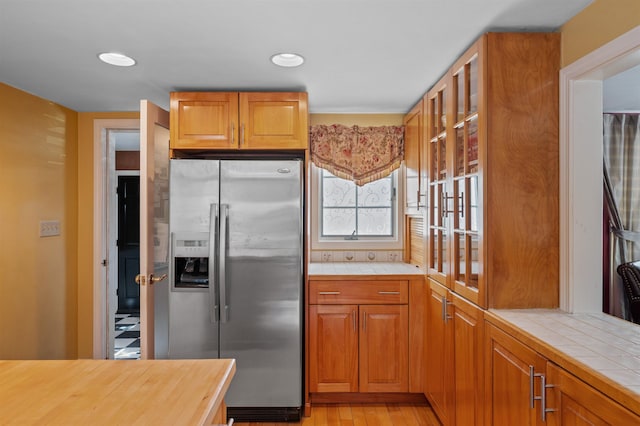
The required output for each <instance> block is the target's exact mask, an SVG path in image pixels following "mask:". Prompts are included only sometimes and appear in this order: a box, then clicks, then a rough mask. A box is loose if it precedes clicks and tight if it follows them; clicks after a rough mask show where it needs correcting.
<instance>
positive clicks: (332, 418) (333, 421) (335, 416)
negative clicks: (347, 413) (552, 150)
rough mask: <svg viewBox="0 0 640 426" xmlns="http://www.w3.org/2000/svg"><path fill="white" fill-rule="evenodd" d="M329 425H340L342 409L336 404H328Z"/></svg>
mask: <svg viewBox="0 0 640 426" xmlns="http://www.w3.org/2000/svg"><path fill="white" fill-rule="evenodd" d="M327 426H340V410H339V409H338V406H337V405H335V404H331V405H328V406H327Z"/></svg>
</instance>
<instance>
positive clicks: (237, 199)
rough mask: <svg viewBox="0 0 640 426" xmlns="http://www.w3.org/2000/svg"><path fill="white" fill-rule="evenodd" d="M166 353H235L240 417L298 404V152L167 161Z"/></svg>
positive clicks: (269, 417)
mask: <svg viewBox="0 0 640 426" xmlns="http://www.w3.org/2000/svg"><path fill="white" fill-rule="evenodd" d="M169 167H170V182H169V185H170V233H171V259H172V261H171V265H170V276H171V282H170V286H169V335H168V357H169V358H174V359H176V358H235V359H236V368H237V370H236V375H235V377H234V378H233V381H232V383H231V387H230V388H229V391H228V393H227V396H226V403H227V406H228V407H229V416H230V417H234V418H235V420H236V421H248V420H253V421H285V420H295V419H297V418H299V416H300V408H301V405H302V309H303V305H302V288H303V269H302V268H303V214H302V211H303V209H302V206H303V191H304V189H303V188H304V185H303V176H304V174H303V170H304V168H303V161H302V160H301V159H288V160H273V159H266V160H243V159H229V160H210V159H173V160H171V161H170V165H169Z"/></svg>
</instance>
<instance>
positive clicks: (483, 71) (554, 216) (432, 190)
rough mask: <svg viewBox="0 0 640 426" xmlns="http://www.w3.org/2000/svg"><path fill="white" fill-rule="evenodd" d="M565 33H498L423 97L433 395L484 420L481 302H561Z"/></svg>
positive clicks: (452, 416) (452, 411) (448, 412)
mask: <svg viewBox="0 0 640 426" xmlns="http://www.w3.org/2000/svg"><path fill="white" fill-rule="evenodd" d="M559 57H560V55H559V35H558V34H549V33H546V34H545V33H488V34H485V35H483V36H481V37H480V38H479V39H478V40H477V41H476V42H475V43H474V44H473V45H471V46H470V47H469V48H468V50H467V51H466V52H464V53H463V54H462V55H461V56H460V58H459V59H458V60H457V61H456V62H455V63H454V64H453V65H452V66H451V68H450V69H449V70H448V72H447V73H446V74H445V75H444V76H443V77H442V78H441V80H440V81H439V82H437V83H436V84H435V85H434V86H433V87H432V88H431V89H430V90H429V91H428V92H427V94H426V97H425V110H426V111H425V120H424V121H425V123H426V132H425V134H426V137H425V140H424V145H425V146H428V149H427V151H426V152H427V156H428V158H427V161H426V162H425V164H427V165H428V166H427V167H428V182H427V185H426V188H427V189H428V206H427V212H428V214H427V224H428V226H427V236H426V238H427V241H428V253H427V258H428V262H427V263H428V268H427V284H428V285H427V291H426V297H425V311H426V313H427V315H426V327H425V334H424V339H425V342H426V343H425V380H424V383H425V395H426V396H427V399H428V400H429V402H430V403H431V406H432V407H433V409H434V411H435V412H436V413H437V415H438V417H439V418H440V420H441V421H442V423H443V424H445V425H448V424H465V425H466V424H468V425H474V424H482V420H483V419H486V418H487V417H485V414H486V413H488V411H487V407H486V406H485V404H484V403H483V390H484V385H485V384H484V383H483V381H482V377H483V374H482V371H483V369H484V368H485V366H487V365H490V362H491V361H490V360H487V362H485V360H484V359H483V356H484V352H485V351H484V348H485V341H484V340H483V335H484V331H483V327H484V320H483V312H482V311H483V310H484V309H491V308H496V309H509V308H555V307H557V306H558V280H559V272H558V265H559V242H558V238H559V212H558V205H559V204H558V164H559V162H558V153H559V151H558V80H559Z"/></svg>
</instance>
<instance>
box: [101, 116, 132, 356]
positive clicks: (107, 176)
mask: <svg viewBox="0 0 640 426" xmlns="http://www.w3.org/2000/svg"><path fill="white" fill-rule="evenodd" d="M139 163H140V121H139V120H137V119H114V120H101V119H97V120H94V226H93V238H94V274H93V275H94V279H93V283H94V284H93V286H94V287H93V301H94V302H93V308H94V314H93V336H94V337H93V357H94V358H97V359H137V358H139V357H140V343H139V341H140V339H139V334H140V331H139V309H140V308H139V294H138V302H137V305H136V293H139V289H137V288H134V287H133V286H132V284H133V285H134V286H136V287H137V284H135V274H136V273H137V271H138V270H139V269H138V268H139V265H138V264H139V260H136V259H139V248H137V247H136V245H138V241H137V240H138V239H139V225H138V223H139V216H140V215H139V189H138V188H139V179H140V177H139V176H140V167H139ZM119 185H124V186H125V187H124V188H123V189H122V190H120V191H119V189H118V187H119ZM121 219H122V220H121ZM120 246H121V247H122V248H123V250H120ZM136 262H137V263H138V264H136ZM133 270H135V271H136V272H133ZM132 273H133V277H131V274H132ZM119 295H122V297H120V296H119ZM136 344H137V347H136Z"/></svg>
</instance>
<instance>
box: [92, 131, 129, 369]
mask: <svg viewBox="0 0 640 426" xmlns="http://www.w3.org/2000/svg"><path fill="white" fill-rule="evenodd" d="M138 129H140V120H139V119H95V120H94V121H93V263H92V264H93V268H92V269H93V274H92V276H93V280H92V282H93V358H94V359H107V358H109V353H108V349H107V348H108V344H107V340H108V338H109V333H108V321H107V315H108V299H109V294H108V282H109V276H113V273H112V271H111V269H112V268H115V266H116V263H117V262H107V265H106V266H105V265H103V261H105V260H108V259H109V256H110V252H109V247H108V241H109V235H108V232H109V223H108V222H109V216H110V215H109V214H108V212H107V210H106V209H107V207H108V206H109V204H108V203H107V200H108V197H109V196H110V192H111V190H110V188H107V185H108V182H109V181H110V180H111V181H112V180H113V179H115V147H110V146H109V145H110V144H109V141H108V138H107V134H108V131H109V130H138ZM112 251H113V250H112ZM111 257H113V256H112V255H111Z"/></svg>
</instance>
